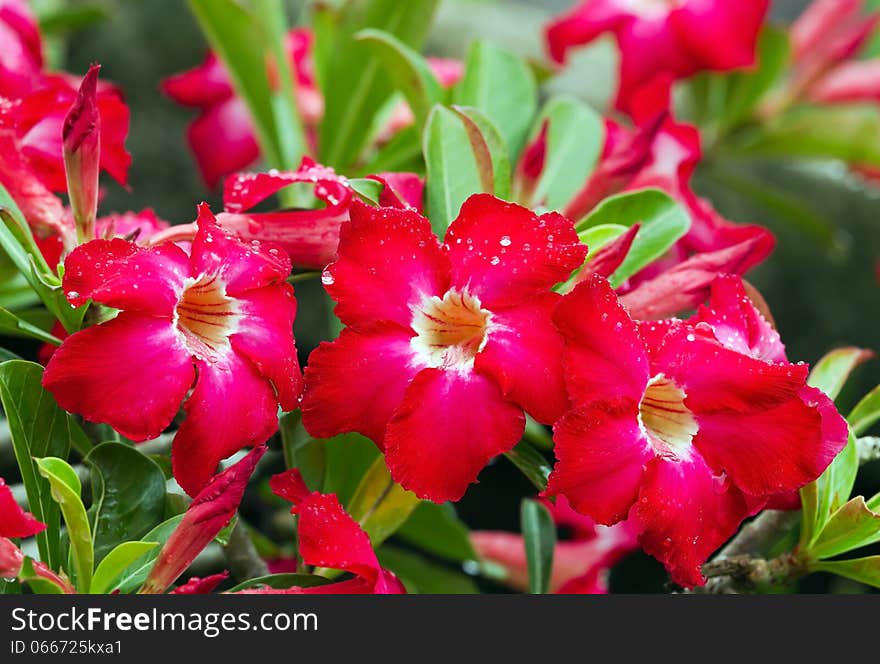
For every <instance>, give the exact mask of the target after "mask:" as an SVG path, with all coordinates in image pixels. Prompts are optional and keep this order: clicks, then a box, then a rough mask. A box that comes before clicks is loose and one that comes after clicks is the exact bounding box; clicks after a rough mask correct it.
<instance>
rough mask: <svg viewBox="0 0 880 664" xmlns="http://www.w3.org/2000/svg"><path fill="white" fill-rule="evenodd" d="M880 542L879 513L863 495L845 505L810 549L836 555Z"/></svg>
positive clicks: (816, 553)
mask: <svg viewBox="0 0 880 664" xmlns="http://www.w3.org/2000/svg"><path fill="white" fill-rule="evenodd" d="M875 542H880V514H877V513H876V512H873V511H871V510H870V509H869V508H868V506H867V505H866V504H865V499H864V498H863V497H862V496H858V497H856V498H853V499H852V500H850V501H849V502H848V503H846V504H845V505H842V506H841V507H840V508H839V509H838V510H837V511H836V512H835V513H834V514H832V515H831V518H830V519H828V523H826V524H825V527H824V528H823V529H822V532H821V533H820V534H819V536H818V537H817V538H816V541H815V542H814V543H813V544H812V545H811V546H810V547H809V550H808V553H809V554H810V555H811V556H814V557H816V558H833V557H834V556H837V555H840V554H842V553H846V552H847V551H852V550H854V549H858V548H860V547H863V546H868V545H869V544H874V543H875Z"/></svg>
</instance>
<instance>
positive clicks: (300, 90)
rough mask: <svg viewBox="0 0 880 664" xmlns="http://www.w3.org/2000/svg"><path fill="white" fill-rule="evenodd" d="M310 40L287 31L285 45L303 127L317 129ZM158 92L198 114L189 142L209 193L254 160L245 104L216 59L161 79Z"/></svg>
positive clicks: (320, 104)
mask: <svg viewBox="0 0 880 664" xmlns="http://www.w3.org/2000/svg"><path fill="white" fill-rule="evenodd" d="M313 41H314V38H313V36H312V33H311V31H309V30H306V29H301V28H300V29H296V30H291V31H290V32H289V33H288V35H287V40H286V47H287V53H288V56H289V57H290V64H291V68H292V70H293V76H294V78H295V80H296V100H297V105H298V106H299V112H300V114H301V116H302V119H303V122H304V124H305V125H306V126H307V127H309V126H314V125H316V124H317V122H318V120H320V118H321V115H322V114H323V111H324V100H323V98H322V97H321V93H320V92H319V91H318V89H317V84H316V82H315V74H314V71H313V65H312V48H313ZM276 76H277V74H276ZM162 91H163V92H164V93H165V94H166V95H168V96H169V97H171V99H173V100H174V101H176V102H177V103H178V104H181V105H183V106H190V107H193V108H198V109H200V111H201V114H200V115H199V117H197V118H196V119H195V120H194V121H193V122H192V124H190V126H189V129H187V141H188V142H189V146H190V149H191V150H192V153H193V155H194V156H195V159H196V163H197V165H198V167H199V171H200V172H201V174H202V178H203V179H204V180H205V182H206V184H207V185H208V186H209V187H210V188H212V189H213V188H214V187H215V186H216V185H217V184H218V183H219V182H220V180H221V179H222V178H223V177H224V176H226V175H229V174H230V173H234V172H236V171H240V170H243V169H245V168H248V167H249V166H251V165H252V164H253V163H254V162H255V161H257V159H258V158H259V156H260V147H259V145H258V144H257V138H256V132H255V130H254V127H253V123H252V122H251V118H250V115H249V114H248V110H247V105H246V104H245V102H244V100H242V99H240V98H239V97H238V96H237V95H236V94H235V90H234V88H233V87H232V81H231V80H230V78H229V74H228V73H227V71H226V68H225V67H224V66H223V63H222V62H220V60H219V59H218V58H217V56H216V55H214V54H213V53H208V55H207V56H206V57H205V60H204V62H203V63H202V64H201V65H199V66H198V67H195V68H193V69H190V70H188V71H185V72H182V73H180V74H176V75H174V76H171V77H169V78H167V79H165V80H164V81H163V82H162Z"/></svg>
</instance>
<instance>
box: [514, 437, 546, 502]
mask: <svg viewBox="0 0 880 664" xmlns="http://www.w3.org/2000/svg"><path fill="white" fill-rule="evenodd" d="M504 456H506V457H507V458H508V459H510V461H511V462H512V463H513V465H515V466H516V467H517V468H519V469H520V471H522V474H523V475H525V476H526V478H528V480H529V481H530V482H531V483H532V484H534V485H535V488H536V489H538V491H543V490H544V489H546V488H547V478H548V477H550V472H551V471H552V470H553V468H552V467H551V466H550V464H549V463H548V462H547V459H546V458H545V457H544V455H543V454H541V453H540V452H539V451H538V450H536V449H535V448H534V447H532V446H531V445H530V444H529V443H527V442H526V441H521V442H520V443H519V444H517V446H516V447H514V448H513V449H512V450H510V452H505V453H504Z"/></svg>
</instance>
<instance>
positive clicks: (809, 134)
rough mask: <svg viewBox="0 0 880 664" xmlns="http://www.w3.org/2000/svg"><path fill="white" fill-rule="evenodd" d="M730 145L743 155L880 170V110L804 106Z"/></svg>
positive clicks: (867, 106)
mask: <svg viewBox="0 0 880 664" xmlns="http://www.w3.org/2000/svg"><path fill="white" fill-rule="evenodd" d="M727 145H728V146H729V147H731V148H732V149H734V150H735V151H737V152H738V153H740V154H748V155H761V156H771V157H802V158H813V159H840V160H841V161H845V162H847V163H851V164H863V165H867V166H871V165H873V166H878V165H880V109H877V108H876V107H874V106H869V105H856V104H845V105H841V104H838V105H824V106H802V107H798V108H795V109H792V110H791V111H789V112H787V113H785V114H783V115H782V116H781V117H779V118H777V119H776V120H774V121H770V122H767V123H763V124H762V125H760V126H759V128H757V129H755V130H752V131H750V132H748V133H746V132H743V138H741V139H739V140H738V141H736V143H733V142H732V141H731V142H730V143H727Z"/></svg>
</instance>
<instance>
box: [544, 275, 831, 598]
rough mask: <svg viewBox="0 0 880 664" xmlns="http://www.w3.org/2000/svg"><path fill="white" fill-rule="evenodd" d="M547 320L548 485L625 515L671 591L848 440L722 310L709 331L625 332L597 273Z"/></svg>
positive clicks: (827, 408) (605, 515)
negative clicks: (555, 376) (550, 332)
mask: <svg viewBox="0 0 880 664" xmlns="http://www.w3.org/2000/svg"><path fill="white" fill-rule="evenodd" d="M715 305H718V306H722V305H720V304H719V303H717V302H716V303H715ZM710 306H713V303H710ZM554 321H555V322H556V324H557V326H558V327H559V329H560V331H561V332H562V334H563V336H564V337H565V340H566V349H565V356H564V365H565V378H566V384H567V386H568V390H569V394H570V396H571V400H572V403H573V404H574V407H573V408H572V409H571V410H569V411H568V412H567V413H566V414H565V416H564V417H563V418H562V419H560V420H559V422H557V424H556V425H555V427H554V440H555V441H556V455H557V459H558V461H557V464H556V466H555V468H554V470H553V473H552V474H551V476H550V479H549V483H548V488H547V491H548V493H549V494H561V495H564V496H566V497H567V498H568V500H569V501H570V502H571V504H572V506H573V507H574V508H575V509H576V510H577V511H579V512H581V513H583V514H586V515H588V516H590V517H592V518H594V519H595V520H596V521H597V522H598V523H602V524H613V523H616V522H618V521H620V520H623V519H625V518H627V517H629V518H631V519H634V520H635V521H636V523H637V524H638V526H639V531H640V535H639V541H640V543H641V545H642V547H643V548H644V549H645V551H646V552H648V553H650V554H651V555H653V556H654V557H656V558H657V559H658V560H660V562H662V563H663V564H664V565H665V566H666V568H667V570H668V571H669V573H670V575H671V576H672V579H673V580H674V581H675V582H677V583H679V584H681V585H684V586H695V585H699V584H701V583H703V581H704V579H703V576H702V574H701V571H700V566H701V565H702V563H703V562H704V561H705V560H706V559H707V558H708V556H709V555H710V554H711V553H712V552H713V551H714V550H715V549H716V548H717V547H719V546H720V545H721V544H722V543H723V542H724V541H725V540H726V539H727V538H728V537H730V536H731V535H732V534H733V533H734V532H735V531H736V529H737V527H738V526H739V524H740V523H741V522H742V521H743V519H745V518H746V517H747V516H749V515H750V514H752V513H754V511H755V510H756V509H758V508H760V507H761V506H763V504H765V503H766V500H767V498H768V497H769V496H771V495H773V494H779V493H784V492H788V491H793V490H796V489H798V488H799V487H801V486H803V485H804V484H807V483H808V482H811V481H813V480H815V479H816V478H817V477H818V476H819V475H820V474H821V473H822V471H823V470H824V469H825V468H826V467H827V466H828V464H829V463H830V462H831V460H832V459H833V458H834V457H835V455H836V454H837V453H838V452H839V451H840V450H841V449H842V448H843V446H844V445H845V444H846V440H847V425H846V422H845V421H844V420H843V418H842V417H841V416H840V415H839V414H838V413H837V411H836V410H835V408H834V405H833V403H832V402H831V400H830V399H829V398H828V397H827V396H825V395H824V394H823V393H822V392H821V391H819V390H817V389H815V388H812V387H808V386H807V385H806V378H807V373H808V370H807V367H806V366H805V365H803V364H789V363H788V362H784V361H775V360H778V359H779V356H778V353H777V350H778V349H777V347H776V340H775V338H773V337H772V336H770V335H767V336H764V335H763V334H758V335H757V336H752V335H749V336H746V337H745V338H744V339H740V336H738V335H737V334H733V333H732V332H731V331H730V330H731V329H732V328H727V327H725V326H724V325H723V324H722V323H723V321H724V319H723V314H722V319H721V321H720V322H719V323H718V324H717V327H713V326H712V325H710V324H709V323H707V322H705V321H700V322H698V323H697V324H696V325H691V324H688V323H686V322H681V321H668V322H665V323H642V324H637V323H635V322H634V321H633V320H632V319H631V318H630V317H629V316H628V315H627V314H626V312H625V310H624V309H623V307H622V306H621V304H620V303H619V302H618V301H617V296H616V294H615V293H614V291H613V290H612V289H611V287H610V286H609V285H608V283H607V281H605V280H604V279H603V278H602V277H599V276H596V277H593V278H592V279H591V280H590V281H589V282H585V283H583V284H581V285H580V286H578V287H577V288H576V289H575V290H574V291H572V293H571V294H569V295H568V296H567V297H566V298H565V300H564V301H563V302H562V303H561V304H560V305H559V306H558V307H557V309H556V312H555V315H554ZM716 334H717V335H718V336H719V337H721V338H723V339H725V341H724V342H723V343H722V342H720V341H719V340H718V338H717V337H716ZM734 340H735V341H734ZM731 346H732V347H731ZM747 349H748V352H742V351H745V350H747ZM755 355H758V357H756V356H755ZM763 357H767V358H768V359H769V361H767V360H765V359H762V358H763Z"/></svg>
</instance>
